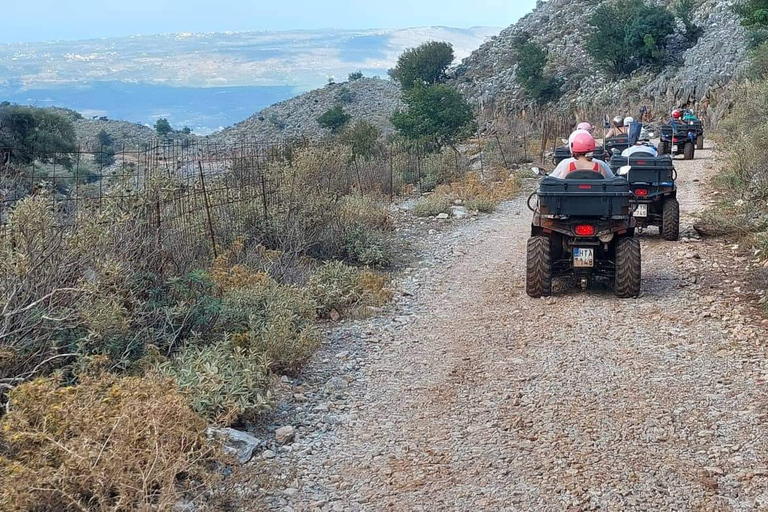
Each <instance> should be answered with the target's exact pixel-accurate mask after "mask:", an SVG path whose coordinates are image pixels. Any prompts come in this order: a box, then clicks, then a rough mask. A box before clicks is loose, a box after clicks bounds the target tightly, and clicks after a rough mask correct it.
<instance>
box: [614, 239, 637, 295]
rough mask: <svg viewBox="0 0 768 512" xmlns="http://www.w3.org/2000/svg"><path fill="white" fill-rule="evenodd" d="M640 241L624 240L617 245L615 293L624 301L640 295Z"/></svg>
mask: <svg viewBox="0 0 768 512" xmlns="http://www.w3.org/2000/svg"><path fill="white" fill-rule="evenodd" d="M640 265H641V260H640V241H639V240H638V239H636V238H622V239H620V240H619V241H618V242H617V243H616V276H615V278H614V283H613V286H614V291H615V292H616V295H617V296H618V297H620V298H622V299H628V298H630V297H637V296H638V295H639V294H640V275H641V270H640Z"/></svg>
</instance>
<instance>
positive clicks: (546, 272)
mask: <svg viewBox="0 0 768 512" xmlns="http://www.w3.org/2000/svg"><path fill="white" fill-rule="evenodd" d="M551 252H552V248H551V245H550V242H549V238H547V237H545V236H533V237H531V238H529V239H528V254H527V262H526V268H525V293H527V294H528V296H529V297H533V298H535V299H537V298H539V297H549V296H550V295H551V294H552V256H551Z"/></svg>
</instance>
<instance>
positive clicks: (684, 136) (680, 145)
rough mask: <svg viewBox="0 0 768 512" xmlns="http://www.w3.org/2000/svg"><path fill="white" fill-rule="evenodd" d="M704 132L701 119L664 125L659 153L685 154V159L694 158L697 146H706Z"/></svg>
mask: <svg viewBox="0 0 768 512" xmlns="http://www.w3.org/2000/svg"><path fill="white" fill-rule="evenodd" d="M702 133H703V132H702V128H701V121H672V122H670V123H669V124H665V125H663V126H662V127H661V141H660V142H659V155H683V159H684V160H693V158H694V156H696V147H697V146H699V145H700V146H701V147H700V148H699V149H701V148H703V147H704V137H703V135H702ZM699 139H701V141H700V142H699Z"/></svg>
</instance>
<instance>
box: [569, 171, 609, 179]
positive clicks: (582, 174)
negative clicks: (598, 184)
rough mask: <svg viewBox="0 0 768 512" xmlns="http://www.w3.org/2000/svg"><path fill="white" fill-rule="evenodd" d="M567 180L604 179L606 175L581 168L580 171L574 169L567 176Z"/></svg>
mask: <svg viewBox="0 0 768 512" xmlns="http://www.w3.org/2000/svg"><path fill="white" fill-rule="evenodd" d="M565 179H567V180H604V179H605V176H603V175H602V174H600V173H599V172H596V171H590V170H588V169H587V170H584V169H582V170H579V171H572V172H569V173H568V175H567V176H566V177H565Z"/></svg>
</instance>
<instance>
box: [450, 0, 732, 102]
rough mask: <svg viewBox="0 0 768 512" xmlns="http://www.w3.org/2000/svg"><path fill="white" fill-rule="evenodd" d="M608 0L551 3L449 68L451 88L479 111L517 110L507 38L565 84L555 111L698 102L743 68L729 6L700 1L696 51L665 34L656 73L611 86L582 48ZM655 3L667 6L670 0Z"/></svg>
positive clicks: (519, 98) (718, 1) (519, 96)
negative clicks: (544, 60)
mask: <svg viewBox="0 0 768 512" xmlns="http://www.w3.org/2000/svg"><path fill="white" fill-rule="evenodd" d="M605 1H607V0H597V1H594V2H589V1H585V0H550V1H548V2H541V1H540V2H539V4H538V6H537V8H536V9H535V10H534V11H533V12H532V13H530V14H528V15H527V16H525V17H524V18H522V19H521V20H520V21H519V22H517V23H516V24H514V25H512V26H511V27H509V28H507V29H505V30H504V31H502V32H501V34H500V35H499V36H497V37H495V38H493V39H492V40H491V41H489V42H488V43H486V44H484V45H482V46H481V47H480V48H479V49H478V50H477V51H475V52H474V53H473V54H472V55H471V56H470V57H468V58H467V59H465V60H464V61H463V63H462V64H461V65H460V66H459V67H458V68H457V69H456V70H455V83H456V85H457V87H458V88H459V89H460V90H461V91H462V92H463V93H464V94H465V95H466V96H467V97H468V98H469V99H470V100H471V101H473V103H475V104H476V105H479V106H490V105H493V104H495V103H498V102H499V101H500V99H502V98H503V99H504V101H505V102H512V103H517V104H519V105H523V104H524V102H525V100H524V98H523V94H522V91H521V88H520V86H519V84H518V83H517V81H516V80H515V67H516V58H515V50H514V39H515V37H516V36H518V35H520V34H523V33H527V34H530V35H531V37H532V39H533V40H535V41H536V42H538V43H540V44H541V45H543V46H544V47H546V48H547V50H548V51H549V56H550V61H549V64H548V66H549V67H550V68H551V71H552V72H554V73H555V74H556V75H558V76H560V77H562V78H563V79H564V80H565V86H564V87H565V92H566V94H565V95H564V96H563V98H562V99H561V100H560V106H563V107H566V106H573V105H581V104H595V103H597V104H601V105H614V104H630V105H631V104H637V103H640V102H649V103H651V104H653V103H654V102H659V103H664V104H670V105H671V104H681V103H686V102H701V101H702V100H703V99H705V98H708V97H710V96H711V95H716V94H718V91H720V90H721V89H723V88H724V87H726V86H727V85H728V84H729V83H730V82H731V80H732V79H733V78H735V77H738V76H739V75H740V74H741V73H743V71H744V69H745V68H746V65H747V63H746V60H747V59H746V57H747V55H746V54H747V50H746V46H747V45H746V36H745V32H744V29H743V27H742V26H741V25H740V23H739V20H738V18H737V16H736V14H735V13H734V12H733V9H732V5H733V4H732V2H731V1H728V0H725V1H724V0H704V1H703V2H701V4H700V5H699V6H698V7H697V8H696V12H695V14H694V16H693V21H694V22H695V23H696V24H697V25H698V26H700V27H701V29H702V30H703V32H702V35H701V37H700V38H699V39H698V41H697V42H696V44H695V45H693V46H691V47H690V48H686V47H685V45H684V41H682V39H683V38H682V33H684V28H683V25H682V22H679V20H678V33H677V34H676V35H674V36H671V40H670V41H669V46H670V47H671V48H672V49H673V51H672V52H670V53H671V54H672V55H671V58H670V60H669V62H668V63H667V65H666V66H665V67H664V68H663V69H662V70H661V71H655V72H652V71H648V70H640V71H637V72H636V73H634V74H633V75H632V76H630V77H626V78H623V79H620V80H617V79H616V78H615V77H611V76H609V75H608V74H606V73H605V72H604V71H602V70H600V69H599V67H598V66H597V65H596V63H595V62H594V61H593V59H592V58H591V57H590V56H589V55H588V54H587V52H586V50H585V42H586V39H587V36H588V34H589V30H590V29H589V25H588V22H589V19H590V17H591V16H592V14H593V13H594V12H595V10H596V9H597V7H598V6H600V5H601V4H602V3H604V2H605ZM654 3H656V4H657V5H665V6H670V5H671V4H672V2H671V1H670V0H658V1H656V2H654Z"/></svg>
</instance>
